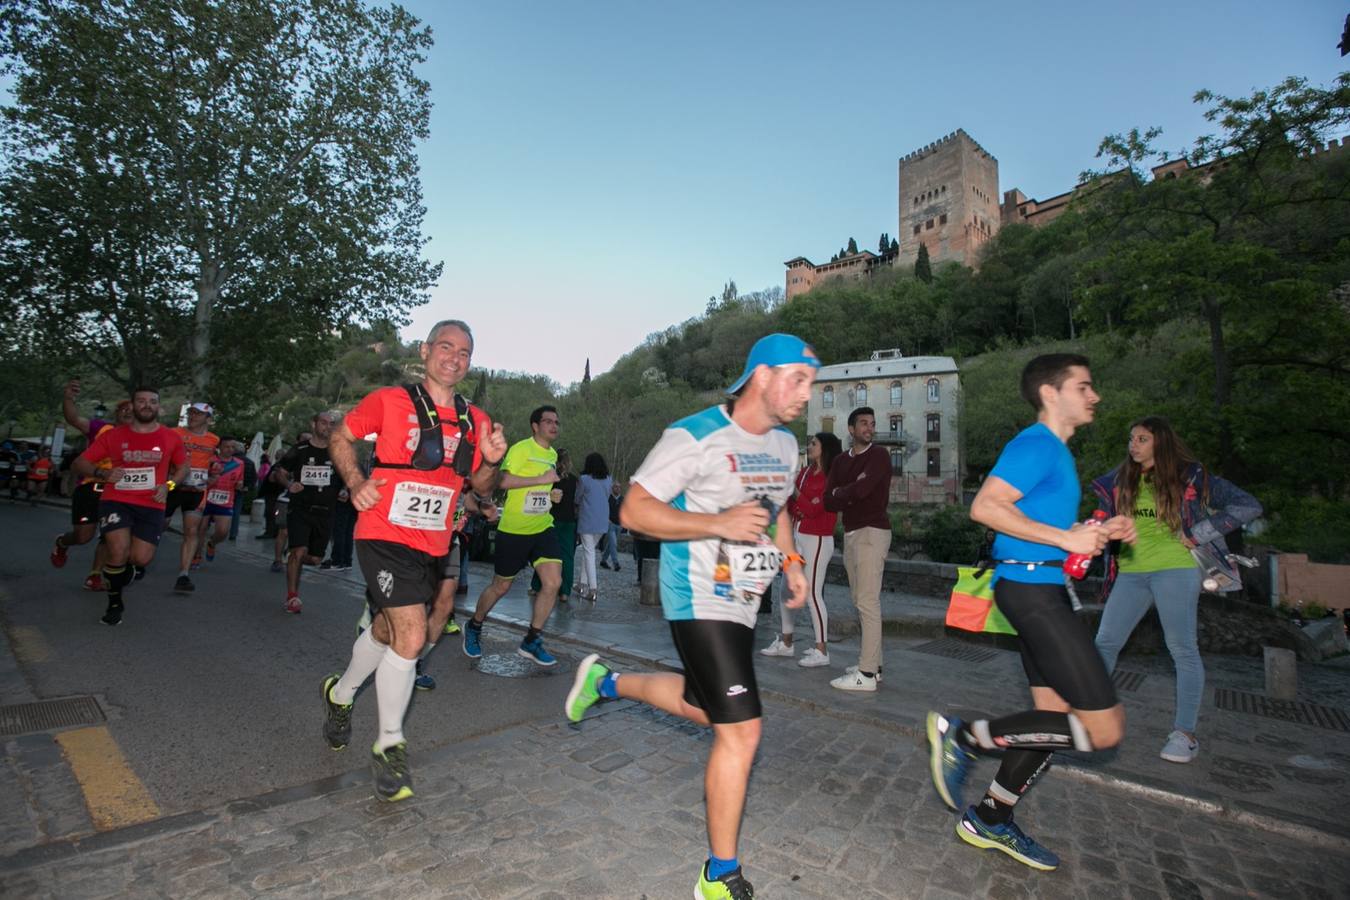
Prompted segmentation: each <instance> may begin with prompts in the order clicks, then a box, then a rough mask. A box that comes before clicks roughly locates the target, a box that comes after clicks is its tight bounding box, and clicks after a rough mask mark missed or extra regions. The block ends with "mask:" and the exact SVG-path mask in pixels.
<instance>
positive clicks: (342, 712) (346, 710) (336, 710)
mask: <svg viewBox="0 0 1350 900" xmlns="http://www.w3.org/2000/svg"><path fill="white" fill-rule="evenodd" d="M341 677H342V676H340V675H329V676H328V677H327V678H325V679H324V680H323V715H324V718H323V736H324V740H326V741H328V747H329V749H331V750H343V749H345V748H346V746H347V744H348V743H349V742H350V741H351V739H352V704H350V703H348V704H347V705H346V706H343V705H342V704H341V703H334V702H333V698H332V697H331V696H329V692H330V691H331V690H332V689H333V685H335V684H337V683H338V679H339V678H341Z"/></svg>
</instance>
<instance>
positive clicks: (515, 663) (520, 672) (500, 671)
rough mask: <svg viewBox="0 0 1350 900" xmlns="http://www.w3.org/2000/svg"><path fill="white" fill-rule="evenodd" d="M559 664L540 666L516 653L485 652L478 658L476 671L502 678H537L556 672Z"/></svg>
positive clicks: (559, 666)
mask: <svg viewBox="0 0 1350 900" xmlns="http://www.w3.org/2000/svg"><path fill="white" fill-rule="evenodd" d="M560 668H562V666H561V665H556V666H541V665H539V664H538V663H532V662H530V661H529V660H528V659H526V658H525V657H523V656H521V655H520V654H518V653H509V654H508V653H485V654H483V656H482V658H481V659H479V660H478V671H480V672H482V673H483V674H484V675H499V676H501V677H502V678H539V677H547V676H549V675H552V674H553V673H554V672H557V671H558V670H559V669H560Z"/></svg>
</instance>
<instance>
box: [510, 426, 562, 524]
mask: <svg viewBox="0 0 1350 900" xmlns="http://www.w3.org/2000/svg"><path fill="white" fill-rule="evenodd" d="M557 465H558V451H557V450H554V449H553V448H552V447H541V446H539V445H538V444H536V443H535V442H534V438H532V437H528V438H526V439H525V440H523V441H520V442H518V443H516V444H513V445H512V446H511V449H510V450H507V451H506V458H505V459H503V460H502V471H503V472H510V473H511V474H512V475H515V476H517V477H519V478H534V477H536V476H538V475H543V474H544V473H545V472H547V471H548V470H549V469H552V468H556V467H557ZM552 490H553V485H551V484H536V485H534V486H533V487H523V488H512V489H511V490H509V491H507V492H506V502H505V503H504V504H502V518H501V521H500V522H498V523H497V530H498V531H505V532H506V533H507V534H539V533H540V532H542V531H547V530H548V529H550V528H552V527H553V515H552V513H550V512H549V509H550V508H551V507H552V505H553V504H552V503H551V502H550V501H549V499H548V495H549V492H550V491H552Z"/></svg>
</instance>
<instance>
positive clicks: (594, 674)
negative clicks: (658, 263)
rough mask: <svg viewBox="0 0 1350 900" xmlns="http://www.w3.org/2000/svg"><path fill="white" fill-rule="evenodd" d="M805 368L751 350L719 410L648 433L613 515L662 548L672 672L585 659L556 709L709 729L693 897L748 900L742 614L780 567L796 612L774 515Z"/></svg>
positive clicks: (750, 727) (768, 351)
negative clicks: (640, 705)
mask: <svg viewBox="0 0 1350 900" xmlns="http://www.w3.org/2000/svg"><path fill="white" fill-rule="evenodd" d="M819 368H820V359H819V358H818V357H817V356H816V354H815V351H814V350H812V349H811V347H810V346H809V345H808V344H807V343H806V342H805V341H803V340H802V339H801V338H797V337H793V336H792V335H790V334H771V335H768V336H767V337H763V338H760V340H759V341H757V342H756V343H755V346H754V347H752V348H751V350H750V356H749V358H748V359H747V360H746V363H745V371H744V372H742V373H741V377H740V378H738V379H737V380H736V383H735V384H733V385H732V386H731V387H730V388H728V389H727V394H728V395H730V396H728V398H727V400H726V402H725V403H724V404H721V405H718V406H714V407H711V408H709V409H705V410H703V411H702V412H700V413H695V414H694V415H692V416H689V417H688V418H685V419H681V420H680V421H678V422H676V423H675V424H673V425H671V426H670V427H669V428H667V429H666V431H665V433H664V434H662V436H661V440H659V441H658V442H657V444H656V446H655V447H653V448H652V451H651V453H649V454H648V455H647V458H646V460H644V461H643V463H642V466H641V467H640V468H639V469H638V471H637V473H636V474H635V475H634V476H633V478H632V483H631V486H630V488H629V490H628V494H627V496H626V497H625V498H624V501H623V506H622V508H621V509H620V511H619V517H620V519H621V521H622V523H623V525H624V526H625V527H627V528H628V529H630V530H633V531H639V532H641V533H643V534H647V535H651V536H652V537H655V538H659V539H660V540H661V542H662V543H661V606H662V608H663V609H664V611H665V616H666V619H667V621H669V623H670V634H671V638H672V640H673V641H674V644H675V649H676V651H677V652H678V653H679V655H680V660H681V662H682V663H683V664H684V674H683V675H677V674H673V673H660V674H631V673H629V674H624V675H622V676H620V673H618V672H615V671H612V670H610V669H609V668H608V667H606V666H604V665H602V664H601V663H600V662H599V661H598V655H596V654H592V655H591V656H588V657H587V658H586V659H584V660H582V662H581V664H580V665H579V666H578V667H577V675H576V679H575V681H574V682H573V685H572V690H571V692H570V693H569V694H568V695H567V701H566V703H565V709H566V712H567V717H568V718H569V719H571V720H572V721H573V722H579V721H581V718H582V716H583V715H585V713H586V710H587V709H588V708H589V707H590V706H591V705H592V704H593V703H595V702H596V701H597V700H600V699H613V698H615V697H626V698H629V699H632V700H641V701H642V702H644V703H648V704H650V705H652V706H655V707H657V708H658V709H661V710H663V711H665V712H668V713H671V714H673V715H677V716H682V717H684V718H686V719H688V720H690V721H691V722H697V723H698V724H700V725H711V726H712V729H713V745H712V751H711V752H710V753H709V755H708V768H707V774H706V776H705V778H704V791H705V795H706V799H707V804H708V843H709V846H710V853H709V856H708V859H707V861H706V862H705V863H704V864H703V867H702V871H701V873H700V875H699V881H698V887H697V888H696V894H695V896H698V897H702V898H705V900H714V898H718V900H742V898H749V897H753V896H754V895H753V891H752V890H751V887H750V883H749V882H748V881H746V880H745V878H744V876H743V875H742V874H741V868H740V862H739V860H738V859H737V853H736V844H737V838H738V836H739V832H740V826H741V813H742V811H743V810H744V808H745V792H746V786H747V784H748V783H749V780H750V766H751V764H752V763H753V762H754V759H755V750H756V748H757V747H758V746H759V737H760V716H761V708H760V702H759V689H758V687H757V685H756V683H755V669H754V646H753V640H754V634H755V614H756V612H757V611H758V609H759V597H760V595H761V594H762V593H764V590H765V589H766V588H767V587H768V585H769V583H770V581H771V580H772V579H773V578H774V576H775V575H777V574H778V571H779V569H780V567H781V568H782V569H783V571H784V573H785V577H786V580H787V588H788V592H789V594H790V597H789V598H788V599H787V600H786V601H785V603H786V604H787V606H789V607H792V608H796V607H799V606H801V605H802V603H803V602H805V600H806V587H807V586H806V579H805V577H804V575H803V574H802V563H803V561H802V558H801V557H800V556H798V555H797V552H796V549H795V548H794V547H793V545H792V524H791V522H790V521H789V520H788V515H787V512H786V510H785V508H786V505H787V500H788V497H789V496H790V495H791V493H792V483H793V475H794V474H795V473H796V468H797V440H796V438H794V437H793V436H792V433H791V432H789V431H788V430H787V429H786V428H784V427H783V426H784V425H785V424H786V423H788V422H791V421H792V420H793V419H795V418H797V416H799V415H801V413H802V410H803V409H804V408H805V407H806V401H807V399H808V398H809V397H810V394H811V383H812V382H814V381H815V379H816V370H817V369H819ZM775 528H776V531H775Z"/></svg>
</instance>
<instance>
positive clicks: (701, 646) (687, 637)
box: [670, 619, 763, 725]
mask: <svg viewBox="0 0 1350 900" xmlns="http://www.w3.org/2000/svg"><path fill="white" fill-rule="evenodd" d="M670 637H671V639H672V640H674V642H675V650H676V652H678V653H679V654H680V662H682V663H683V664H684V702H686V703H688V704H689V705H690V706H697V707H698V708H699V709H701V710H703V711H704V712H705V713H707V714H708V719H709V720H710V721H712V722H713V723H714V724H716V725H728V724H730V723H732V722H748V721H750V720H751V719H758V718H759V717H760V716H761V715H763V708H762V707H761V706H760V703H759V684H758V683H757V682H756V681H755V630H754V629H753V628H747V627H745V626H744V625H742V624H741V623H739V622H723V621H720V620H717V619H678V620H675V621H672V622H671V623H670Z"/></svg>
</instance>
